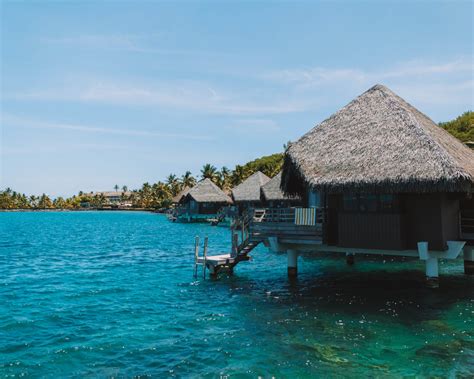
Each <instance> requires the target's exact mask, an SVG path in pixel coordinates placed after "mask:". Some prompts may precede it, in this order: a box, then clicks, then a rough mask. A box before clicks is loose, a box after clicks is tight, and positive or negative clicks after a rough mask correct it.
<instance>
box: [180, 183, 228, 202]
mask: <svg viewBox="0 0 474 379" xmlns="http://www.w3.org/2000/svg"><path fill="white" fill-rule="evenodd" d="M189 198H190V199H193V200H195V201H196V202H198V203H229V204H230V203H232V199H231V198H230V197H229V196H227V195H226V194H225V193H224V192H223V191H222V190H221V189H220V188H219V187H217V186H216V185H215V184H214V183H213V182H212V181H211V180H210V179H207V178H206V179H204V180H201V181H200V182H199V183H197V184H196V185H195V186H194V187H193V188H191V189H190V190H189V192H188V193H187V195H186V196H185V197H184V198H182V199H181V202H183V201H184V200H185V199H189Z"/></svg>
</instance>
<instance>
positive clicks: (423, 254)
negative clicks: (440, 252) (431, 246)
mask: <svg viewBox="0 0 474 379" xmlns="http://www.w3.org/2000/svg"><path fill="white" fill-rule="evenodd" d="M418 255H419V256H420V259H421V260H424V261H425V270H426V271H425V272H426V285H427V286H428V287H430V288H438V287H439V267H438V258H437V257H433V256H432V255H431V254H430V252H429V250H428V242H426V241H422V242H418Z"/></svg>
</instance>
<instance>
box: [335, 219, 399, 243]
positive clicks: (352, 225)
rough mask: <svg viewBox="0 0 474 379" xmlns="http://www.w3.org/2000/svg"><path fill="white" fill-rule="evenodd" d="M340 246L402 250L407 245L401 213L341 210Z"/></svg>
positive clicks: (339, 224)
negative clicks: (348, 211) (349, 211)
mask: <svg viewBox="0 0 474 379" xmlns="http://www.w3.org/2000/svg"><path fill="white" fill-rule="evenodd" d="M338 234H339V243H338V245H339V246H342V247H359V248H364V247H370V248H373V249H386V250H400V249H403V248H404V247H405V236H404V231H403V227H402V216H401V215H400V214H399V213H344V212H339V222H338Z"/></svg>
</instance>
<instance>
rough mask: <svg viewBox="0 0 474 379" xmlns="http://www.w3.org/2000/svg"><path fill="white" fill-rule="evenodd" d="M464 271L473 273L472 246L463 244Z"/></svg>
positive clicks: (473, 248) (473, 252) (473, 251)
mask: <svg viewBox="0 0 474 379" xmlns="http://www.w3.org/2000/svg"><path fill="white" fill-rule="evenodd" d="M464 273H465V274H466V275H474V246H466V245H464Z"/></svg>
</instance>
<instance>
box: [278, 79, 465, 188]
mask: <svg viewBox="0 0 474 379" xmlns="http://www.w3.org/2000/svg"><path fill="white" fill-rule="evenodd" d="M473 185H474V152H473V151H472V150H470V149H469V148H468V147H467V146H466V145H464V144H463V143H461V142H460V141H459V140H457V139H456V138H454V137H453V136H451V135H450V134H449V133H448V132H446V131H445V130H443V129H442V128H440V127H439V126H438V125H436V124H435V123H434V122H433V121H432V120H430V119H429V118H428V117H427V116H425V115H424V114H423V113H421V112H420V111H418V110H417V109H415V108H414V107H413V106H411V105H410V104H408V103H407V102H406V101H404V100H403V99H401V98H400V97H398V96H397V95H395V94H394V93H393V92H392V91H390V90H389V89H388V88H386V87H384V86H382V85H376V86H374V87H372V88H371V89H369V90H368V91H367V92H365V93H363V94H362V95H360V96H359V97H358V98H356V99H355V100H353V101H352V102H350V103H349V104H348V105H346V106H345V107H344V108H342V109H341V110H340V111H338V112H337V113H335V114H334V115H332V116H331V117H330V118H328V119H327V120H325V121H323V122H322V123H321V124H319V125H317V126H316V127H314V128H313V129H312V130H310V131H309V132H308V133H306V134H305V135H304V136H303V137H301V138H300V139H299V140H298V141H297V142H296V143H292V144H290V146H289V148H288V149H287V151H286V152H285V160H284V166H283V174H282V189H283V190H285V191H286V192H287V193H302V192H303V190H304V188H305V186H309V187H312V188H314V189H316V190H321V191H326V192H378V193H380V192H464V191H471V188H472V186H473Z"/></svg>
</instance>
